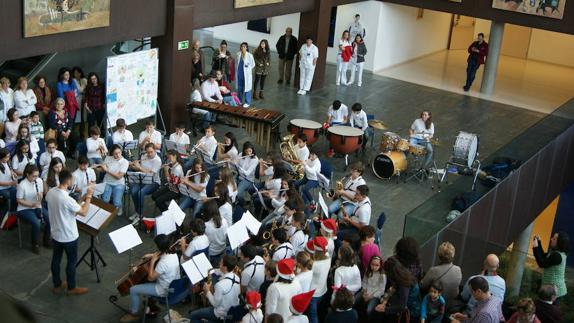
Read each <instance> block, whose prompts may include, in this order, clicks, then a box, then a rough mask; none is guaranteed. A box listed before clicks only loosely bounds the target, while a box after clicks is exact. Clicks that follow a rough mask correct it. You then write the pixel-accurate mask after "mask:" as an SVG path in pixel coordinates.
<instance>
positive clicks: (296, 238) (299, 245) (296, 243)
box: [289, 230, 309, 255]
mask: <svg viewBox="0 0 574 323" xmlns="http://www.w3.org/2000/svg"><path fill="white" fill-rule="evenodd" d="M308 239H309V237H308V236H307V235H306V234H305V232H303V230H297V231H295V233H293V235H292V236H291V239H289V242H290V243H291V245H292V246H293V254H294V255H297V254H298V253H299V251H303V250H305V244H306V243H307V240H308Z"/></svg>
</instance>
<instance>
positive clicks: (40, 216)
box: [34, 179, 44, 224]
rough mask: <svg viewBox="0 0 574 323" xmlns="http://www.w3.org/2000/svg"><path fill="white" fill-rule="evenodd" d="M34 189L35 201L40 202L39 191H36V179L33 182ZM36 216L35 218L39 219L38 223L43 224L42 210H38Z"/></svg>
mask: <svg viewBox="0 0 574 323" xmlns="http://www.w3.org/2000/svg"><path fill="white" fill-rule="evenodd" d="M34 188H36V200H37V201H38V202H41V199H40V189H38V180H37V179H35V180H34ZM36 216H37V217H38V218H40V223H42V224H44V217H43V216H42V209H40V213H39V214H38V213H36Z"/></svg>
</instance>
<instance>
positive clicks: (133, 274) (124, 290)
mask: <svg viewBox="0 0 574 323" xmlns="http://www.w3.org/2000/svg"><path fill="white" fill-rule="evenodd" d="M155 254H157V255H158V257H159V256H161V252H156V253H155ZM155 254H152V255H155ZM152 258H153V257H144V258H142V259H141V260H140V262H139V263H138V264H137V265H135V266H134V268H135V269H134V270H130V271H129V272H128V273H127V274H125V275H124V276H122V278H120V279H118V280H117V281H116V285H117V289H118V292H119V293H120V296H127V295H129V294H130V288H131V287H132V286H134V285H138V284H142V283H145V282H146V281H147V276H148V271H149V266H150V265H151V260H152ZM153 265H155V264H153Z"/></svg>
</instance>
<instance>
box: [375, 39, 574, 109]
mask: <svg viewBox="0 0 574 323" xmlns="http://www.w3.org/2000/svg"><path fill="white" fill-rule="evenodd" d="M466 58H467V53H466V51H463V50H450V51H449V50H444V51H441V52H438V53H435V54H431V55H428V56H425V57H423V58H419V59H415V60H413V61H410V62H407V63H404V64H400V65H397V66H394V67H390V68H388V69H385V70H382V71H380V72H377V74H378V75H382V76H387V77H391V78H394V79H398V80H403V81H407V82H412V83H416V84H420V85H425V86H430V87H433V88H438V89H442V90H446V91H450V92H454V93H460V94H463V93H464V92H463V90H462V86H463V85H464V82H465V80H466V72H465V71H466ZM483 69H484V67H483V66H482V67H481V68H480V69H479V70H478V73H477V75H476V80H475V81H474V84H473V86H472V88H471V90H470V91H469V92H468V94H469V95H470V96H474V97H478V98H481V99H486V100H492V101H495V102H499V103H504V104H509V105H513V106H517V107H521V108H525V109H529V110H533V111H538V112H542V113H550V112H552V111H554V110H555V109H556V108H557V107H559V106H560V105H562V104H564V103H565V102H566V101H568V99H570V98H571V97H572V93H574V68H571V67H566V66H560V65H554V64H548V63H544V62H538V61H531V60H525V59H519V58H514V57H510V56H501V57H500V61H499V67H498V73H497V79H496V88H495V90H494V93H493V94H492V95H485V94H482V93H480V92H479V90H480V83H481V80H482V73H483Z"/></svg>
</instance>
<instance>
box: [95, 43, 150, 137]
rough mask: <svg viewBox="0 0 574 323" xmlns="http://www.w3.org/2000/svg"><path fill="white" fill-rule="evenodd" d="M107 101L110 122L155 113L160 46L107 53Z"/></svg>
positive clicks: (133, 118)
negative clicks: (122, 52) (113, 54)
mask: <svg viewBox="0 0 574 323" xmlns="http://www.w3.org/2000/svg"><path fill="white" fill-rule="evenodd" d="M107 62H108V67H107V82H106V101H107V111H108V119H109V122H110V125H111V126H115V125H116V120H118V119H120V118H123V119H125V120H126V124H128V125H130V124H133V123H136V122H137V121H138V120H139V119H143V118H147V117H150V116H153V115H154V114H155V113H156V109H157V87H158V65H159V60H158V50H157V48H155V49H150V50H145V51H138V52H134V53H129V54H124V55H118V56H110V57H108V61H107Z"/></svg>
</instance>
